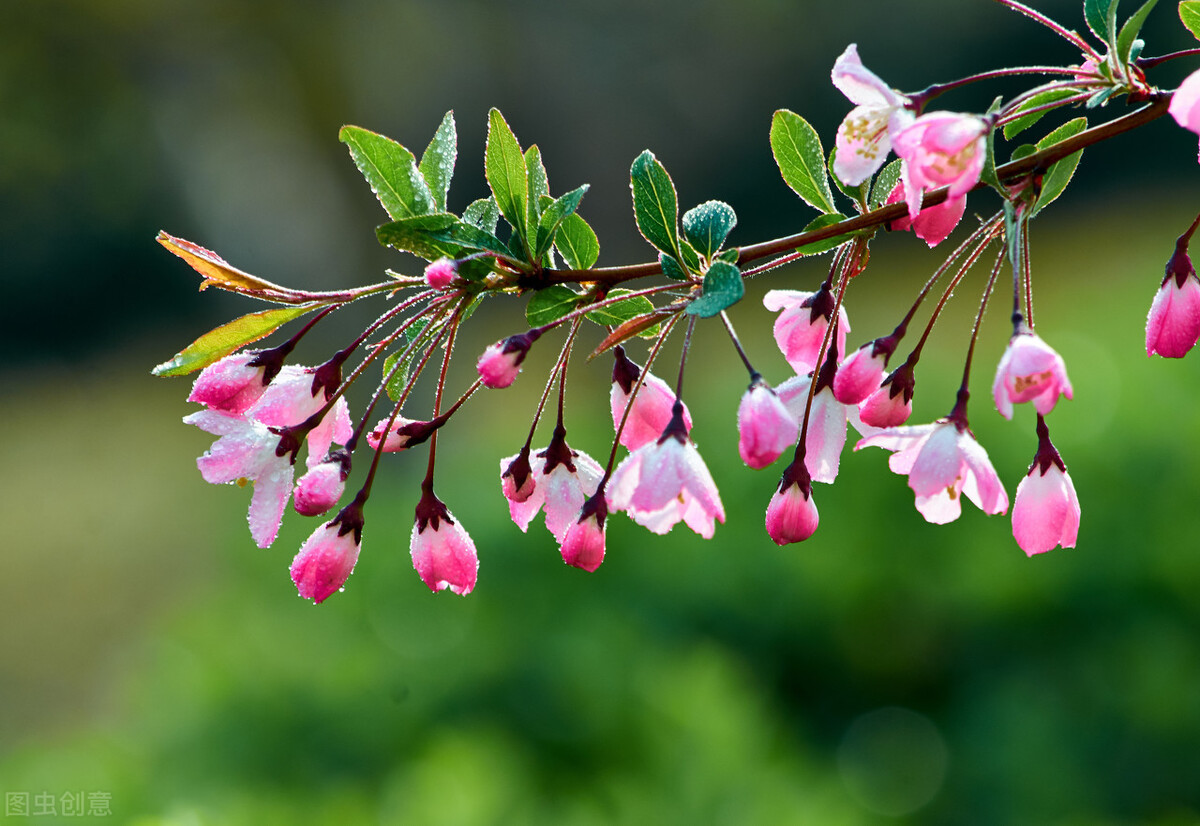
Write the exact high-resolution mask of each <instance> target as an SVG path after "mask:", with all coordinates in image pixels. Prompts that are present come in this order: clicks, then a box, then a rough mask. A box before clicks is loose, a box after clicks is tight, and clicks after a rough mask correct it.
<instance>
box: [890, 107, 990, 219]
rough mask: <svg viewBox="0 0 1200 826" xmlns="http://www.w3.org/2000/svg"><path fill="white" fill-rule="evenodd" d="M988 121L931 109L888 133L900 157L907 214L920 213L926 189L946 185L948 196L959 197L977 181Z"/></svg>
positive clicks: (983, 154)
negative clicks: (891, 133)
mask: <svg viewBox="0 0 1200 826" xmlns="http://www.w3.org/2000/svg"><path fill="white" fill-rule="evenodd" d="M990 128H991V127H990V125H989V123H988V121H986V120H984V119H983V118H980V117H977V116H975V115H963V114H959V113H956V112H931V113H929V114H928V115H922V116H921V117H919V118H917V119H916V120H915V121H913V122H912V123H911V124H910V125H909V126H907V127H905V128H904V129H902V130H900V131H899V132H897V133H896V134H894V135H892V145H893V147H894V148H895V150H896V154H897V155H899V156H900V157H901V158H903V159H904V165H903V166H902V167H901V170H900V179H901V180H902V181H903V182H904V197H905V200H906V201H907V202H908V217H909V218H916V217H917V215H918V214H919V213H920V212H921V200H922V197H923V195H924V193H925V191H926V190H930V189H938V188H940V187H943V186H945V187H949V192H948V194H947V196H946V197H947V198H948V199H952V198H960V197H962V196H964V195H966V194H967V193H968V192H970V191H971V190H972V189H973V188H974V186H975V184H977V183H979V176H980V175H981V174H982V173H983V163H984V160H985V159H986V157H987V133H988V130H989V129H990Z"/></svg>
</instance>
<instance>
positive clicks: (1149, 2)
mask: <svg viewBox="0 0 1200 826" xmlns="http://www.w3.org/2000/svg"><path fill="white" fill-rule="evenodd" d="M1157 3H1158V0H1146V2H1145V3H1143V4H1142V7H1141V8H1140V9H1138V10H1137V11H1135V12H1134V13H1133V15H1132V16H1130V18H1129V19H1128V20H1126V21H1125V25H1124V26H1122V27H1121V33H1120V34H1118V35H1117V57H1118V59H1119V60H1120V61H1121V63H1122V64H1125V63H1128V62H1129V54H1130V52H1131V51H1132V49H1133V41H1135V40H1137V36H1138V33H1139V32H1140V31H1141V30H1142V24H1143V23H1145V22H1146V15H1148V14H1150V11H1151V9H1153V8H1154V6H1155V5H1156V4H1157ZM1113 6H1116V3H1113Z"/></svg>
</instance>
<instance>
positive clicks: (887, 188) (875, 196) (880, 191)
mask: <svg viewBox="0 0 1200 826" xmlns="http://www.w3.org/2000/svg"><path fill="white" fill-rule="evenodd" d="M900 166H901V162H900V160H899V159H898V158H897V159H896V160H894V161H892V162H891V163H890V164H888V165H887V166H885V167H884V168H883V169H881V170H879V174H878V175H876V176H875V182H874V183H873V184H871V200H870V201H869V203H868V205H869V206H870V208H871V209H872V210H875V209H879V208H880V207H881V206H883V205H884V204H885V203H887V199H888V196H889V195H891V194H892V190H893V189H895V188H896V184H898V183H900Z"/></svg>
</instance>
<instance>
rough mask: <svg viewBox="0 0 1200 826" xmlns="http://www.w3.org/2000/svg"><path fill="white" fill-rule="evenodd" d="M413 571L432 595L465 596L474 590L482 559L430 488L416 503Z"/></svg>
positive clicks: (473, 544)
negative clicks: (442, 593) (447, 590)
mask: <svg viewBox="0 0 1200 826" xmlns="http://www.w3.org/2000/svg"><path fill="white" fill-rule="evenodd" d="M409 551H410V553H411V554H412V561H413V567H414V568H416V570H417V574H418V575H420V577H421V581H422V582H424V583H425V584H426V585H428V586H429V588H430V590H432V591H442V590H445V589H447V588H449V589H450V590H451V591H453V592H454V593H456V594H461V595H462V596H466V595H467V594H469V593H471V590H472V589H473V588H474V587H475V579H476V577H477V576H478V574H479V555H478V554H477V553H476V552H475V543H474V542H473V541H471V536H470V534H468V533H467V532H466V530H465V529H464V528H463V527H462V525H460V524H459V523H458V522H456V521H455V520H454V516H453V514H451V513H450V511H449V509H447V508H446V506H445V505H444V504H442V502H441V500H439V499H438V498H437V497H436V496H434V495H433V489H432V487H428V488H427V489H426V491H425V493H424V494H423V495H422V497H421V501H420V502H418V503H417V517H416V521H415V522H414V523H413V529H412V539H411V541H410V543H409Z"/></svg>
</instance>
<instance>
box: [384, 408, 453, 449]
mask: <svg viewBox="0 0 1200 826" xmlns="http://www.w3.org/2000/svg"><path fill="white" fill-rule="evenodd" d="M389 418H390V417H389ZM387 423H388V420H387V419H381V420H380V421H379V423H378V424H376V425H375V427H374V429H372V430H371V432H370V433H368V434H367V444H368V445H370V446H371V448H372V449H373V450H380V449H381V448H380V447H379V442H380V440H381V439H382V441H383V447H382V450H383V452H384V453H397V452H399V451H401V450H407V449H408V448H410V447H415V446H416V445H419V444H421V443H422V442H424V441H425V440H426V439H428V438H429V437H430V436H432V435H433V431H435V430H437V428H438V427H440V426H441V423H440V422H437V421H420V422H417V421H413V420H412V419H406V418H404V417H403V416H397V417H396V418H395V420H394V421H393V422H392V426H391V427H390V428H388V431H387V437H386V438H385V437H384V436H383V430H384V428H385V427H387Z"/></svg>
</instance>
